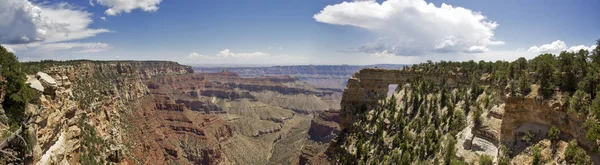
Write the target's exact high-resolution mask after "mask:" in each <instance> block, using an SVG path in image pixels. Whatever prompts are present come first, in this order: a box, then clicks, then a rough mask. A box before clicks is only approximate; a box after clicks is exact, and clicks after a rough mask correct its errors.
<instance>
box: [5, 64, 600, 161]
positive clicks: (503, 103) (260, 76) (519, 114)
mask: <svg viewBox="0 0 600 165" xmlns="http://www.w3.org/2000/svg"><path fill="white" fill-rule="evenodd" d="M274 68H277V67H274ZM280 68H285V69H284V70H279V71H270V70H272V69H273V68H270V69H268V68H267V69H265V68H238V69H235V68H227V69H223V68H213V69H212V70H206V69H204V70H203V71H200V72H201V73H195V71H196V72H198V70H199V69H198V68H192V67H190V66H185V65H180V64H178V63H175V62H165V61H87V60H81V61H66V62H56V61H50V62H48V61H46V62H37V63H25V64H24V65H23V66H22V69H23V70H24V71H25V72H26V73H27V78H26V84H27V85H28V86H29V87H30V88H31V89H34V90H35V91H36V92H37V93H38V94H39V95H38V96H39V98H38V99H36V100H38V101H36V102H31V103H29V104H27V106H26V108H25V116H26V117H27V120H25V121H24V122H23V123H24V125H23V126H22V127H21V129H18V130H16V129H15V127H13V126H10V125H6V124H2V125H0V130H2V131H3V132H4V135H3V138H5V139H11V138H12V139H17V138H15V137H14V136H12V134H14V133H13V132H15V131H19V130H21V131H22V132H26V133H27V135H28V136H26V137H20V138H22V139H23V141H24V142H26V143H27V146H28V148H29V149H28V150H26V151H25V152H24V153H21V152H19V151H17V150H14V151H12V150H10V146H12V145H14V144H12V143H15V142H11V143H10V144H9V145H7V147H8V150H7V151H5V152H8V153H15V155H18V154H17V153H20V154H23V156H24V157H25V158H26V159H11V158H6V159H4V158H3V161H4V162H5V163H11V162H20V163H24V164H98V163H100V164H107V163H108V164H340V163H341V164H345V163H358V161H366V162H372V163H377V164H382V163H385V162H386V161H397V162H400V161H402V160H407V161H410V162H412V163H415V162H416V163H418V162H421V163H426V162H429V163H432V162H435V161H438V162H439V159H441V155H444V154H447V153H446V152H445V149H446V148H449V145H451V146H452V148H455V149H456V150H455V151H454V152H455V154H454V155H455V156H456V157H457V159H460V160H461V161H464V162H477V161H479V160H480V159H482V155H488V156H489V157H490V158H491V159H492V160H493V161H496V162H500V161H501V159H505V158H506V157H509V158H510V159H509V161H510V162H512V163H516V164H520V163H522V162H532V161H534V160H533V159H532V158H531V155H532V154H533V153H534V151H536V150H540V151H541V152H542V153H546V154H549V153H551V154H552V155H559V156H555V157H543V159H544V160H545V161H546V162H547V163H552V162H555V163H560V162H564V161H565V160H566V159H567V158H565V157H564V156H562V155H563V153H566V152H567V150H568V148H569V147H568V146H569V145H570V143H569V144H568V143H567V142H568V140H572V139H576V140H577V142H578V145H579V146H581V147H582V148H584V149H586V151H588V152H589V153H590V156H591V157H592V159H593V160H594V161H597V160H600V159H598V158H599V156H598V155H597V154H595V153H593V152H591V150H592V149H593V148H595V147H597V145H598V144H597V142H594V141H590V140H588V139H587V138H586V131H587V130H586V127H582V125H585V124H584V123H585V122H586V118H585V117H584V116H582V115H580V114H578V113H576V112H573V111H570V110H568V109H569V106H568V104H567V103H566V102H565V101H561V100H564V99H563V98H564V96H562V95H561V94H560V93H558V94H556V95H555V96H554V97H553V98H552V99H542V98H540V96H538V94H537V93H539V92H538V90H539V88H540V87H539V86H538V85H537V84H532V85H531V91H529V92H528V93H525V94H523V95H511V94H507V93H506V89H505V86H503V85H502V84H497V83H493V80H492V79H490V76H489V75H488V74H482V75H478V76H479V77H477V81H478V84H480V85H481V86H484V87H485V88H484V89H485V90H482V91H480V93H477V92H473V91H474V90H475V89H474V88H472V87H468V85H466V84H470V83H472V81H473V80H472V79H471V78H469V76H468V74H467V73H466V72H462V71H461V70H460V69H456V70H452V71H451V73H446V72H440V71H436V70H423V69H419V68H418V67H417V68H415V67H414V66H413V67H412V68H411V67H403V68H402V69H383V68H358V67H349V66H341V67H339V68H338V67H333V66H327V67H324V68H325V69H324V70H320V69H323V68H319V67H314V66H303V67H297V66H296V67H280ZM335 68H337V69H335ZM340 68H345V69H346V70H344V69H340ZM354 70H357V71H356V72H353V71H354ZM292 72H294V73H296V74H292ZM350 72H352V76H351V77H350V78H348V79H347V80H344V82H342V83H339V84H335V85H332V84H331V83H324V84H325V85H324V86H319V84H321V85H322V84H323V83H322V81H321V83H319V82H316V81H311V80H309V79H315V77H317V79H318V78H319V77H320V78H327V77H329V76H331V75H337V76H339V77H335V76H334V77H333V78H332V79H339V80H340V81H341V79H342V77H343V76H345V75H347V74H348V73H350ZM287 74H291V75H295V76H298V75H312V76H314V77H306V76H305V77H304V78H299V77H295V76H290V75H287ZM0 81H3V82H4V81H6V80H5V78H3V77H0ZM336 81H337V80H336ZM417 81H418V82H426V83H425V84H428V85H429V86H434V87H436V86H440V87H443V88H439V89H437V88H435V90H433V91H427V90H426V91H421V93H419V92H418V91H419V90H421V88H423V87H419V85H417V86H415V82H417ZM342 84H343V85H345V86H344V89H343V90H342V89H339V88H338V87H337V86H338V85H342ZM422 85H423V84H421V86H422ZM328 86H329V87H328ZM442 89H443V90H442ZM445 89H448V91H449V92H448V93H449V94H444V93H443V91H444V90H445ZM6 90H7V89H6V87H5V86H0V101H2V100H3V99H5V97H6V96H5V95H4V92H2V91H6ZM464 92H467V93H473V94H471V95H470V96H463V95H462V94H460V93H464ZM415 95H417V96H415ZM445 95H447V96H445ZM445 97H446V99H448V98H450V99H453V101H451V102H449V103H446V102H444V101H439V100H444V98H445ZM415 99H416V100H417V101H418V100H420V101H425V102H431V103H428V104H425V103H423V104H422V105H419V104H415V103H414V102H415ZM444 104H449V105H446V106H443V105H444ZM402 105H404V107H403V106H402ZM391 107H395V108H391ZM415 107H417V108H415ZM423 107H425V108H423ZM396 108H399V109H400V110H404V111H405V112H404V113H400V112H401V111H400V110H397V109H396ZM428 108H430V109H432V110H429V112H427V111H425V110H421V109H428ZM450 108H452V109H454V110H453V111H450ZM409 109H412V110H413V111H409ZM416 109H419V110H418V111H414V110H416ZM477 110H481V111H480V115H481V116H482V117H475V115H476V114H475V113H476V112H477ZM2 112H3V113H2V115H1V116H0V117H2V118H4V119H3V120H7V119H6V116H5V115H4V110H2ZM425 112H427V113H425ZM460 112H463V113H464V116H462V117H461V116H460V114H461V113H460ZM430 115H431V116H434V117H430V118H429V119H428V120H427V121H426V122H428V123H430V124H429V125H423V126H422V127H421V126H419V122H423V119H422V118H420V117H419V116H425V117H427V116H430ZM435 116H439V117H437V118H436V117H435ZM409 117H413V118H412V119H410V118H409ZM415 117H416V118H415ZM440 120H441V121H440ZM435 121H437V122H435ZM456 121H458V124H459V125H460V124H462V126H458V127H455V126H454V125H456V124H457V122H456ZM398 124H400V125H401V126H404V127H406V128H404V130H405V131H401V132H400V133H399V132H396V131H398V130H402V129H399V128H397V127H398ZM432 125H436V126H438V128H433V127H432ZM413 126H416V127H414V128H413ZM551 127H556V128H557V129H558V130H560V134H559V137H560V138H559V139H560V140H558V142H554V141H552V142H551V141H550V140H549V139H548V138H547V137H546V134H548V132H549V130H550V128H551ZM422 131H426V132H422ZM430 132H434V133H433V135H435V136H433V135H430ZM401 136H403V137H405V138H407V139H414V138H416V139H414V140H415V142H411V144H412V145H415V146H414V147H415V150H416V151H419V149H420V147H419V145H425V146H426V147H425V148H426V149H425V150H426V151H427V152H425V153H426V154H429V156H423V155H422V156H420V157H423V158H427V159H425V160H419V158H420V157H416V158H415V157H412V158H410V157H409V158H408V159H405V158H404V155H402V154H404V152H406V151H404V150H403V151H401V152H398V148H403V147H406V145H399V146H397V145H398V143H399V142H397V140H396V139H398V138H400V137H401ZM421 136H427V138H423V139H426V140H430V141H421V140H418V139H419V138H418V137H421ZM436 136H437V137H436ZM524 137H528V138H529V139H531V140H529V139H528V140H523V139H524ZM450 139H453V140H454V141H455V143H448V144H446V143H447V142H449V141H453V140H450ZM431 140H433V141H431ZM12 141H17V143H18V140H12ZM369 148H370V149H369ZM3 149H5V150H6V148H3ZM363 150H367V151H368V152H365V151H363ZM507 151H511V152H510V153H507ZM364 154H367V155H369V156H366V157H365V156H363V155H364ZM379 154H383V155H385V156H384V157H378V156H377V155H379ZM398 155H401V156H402V158H399V156H398ZM348 161H349V162H348ZM399 164H403V163H399Z"/></svg>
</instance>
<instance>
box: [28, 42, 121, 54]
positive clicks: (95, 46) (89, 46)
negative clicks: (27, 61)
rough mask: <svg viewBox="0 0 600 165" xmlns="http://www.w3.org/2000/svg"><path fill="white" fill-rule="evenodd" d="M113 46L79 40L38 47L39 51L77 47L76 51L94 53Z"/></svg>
mask: <svg viewBox="0 0 600 165" xmlns="http://www.w3.org/2000/svg"><path fill="white" fill-rule="evenodd" d="M111 48H112V47H111V46H110V45H108V44H106V43H100V42H98V43H79V42H64V43H49V44H43V45H40V46H39V47H37V50H38V51H62V50H71V49H75V50H76V51H75V52H76V53H94V52H102V51H106V50H108V49H111Z"/></svg>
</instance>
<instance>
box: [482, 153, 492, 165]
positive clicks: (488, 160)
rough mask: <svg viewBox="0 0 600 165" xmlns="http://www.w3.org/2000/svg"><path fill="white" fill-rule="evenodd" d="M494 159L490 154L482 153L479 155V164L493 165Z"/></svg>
mask: <svg viewBox="0 0 600 165" xmlns="http://www.w3.org/2000/svg"><path fill="white" fill-rule="evenodd" d="M493 164H494V160H493V159H492V157H491V156H489V155H486V154H482V155H480V156H479V165H493Z"/></svg>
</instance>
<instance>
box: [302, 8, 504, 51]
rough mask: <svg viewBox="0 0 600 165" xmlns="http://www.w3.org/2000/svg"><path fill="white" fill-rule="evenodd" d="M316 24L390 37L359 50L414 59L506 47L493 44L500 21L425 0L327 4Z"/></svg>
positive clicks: (316, 15) (318, 15) (361, 47)
mask: <svg viewBox="0 0 600 165" xmlns="http://www.w3.org/2000/svg"><path fill="white" fill-rule="evenodd" d="M313 18H314V19H315V20H316V21H318V22H323V23H328V24H333V25H349V26H356V27H360V28H364V29H367V30H369V31H371V32H374V33H376V34H379V35H381V36H386V37H382V38H380V39H378V40H377V41H376V42H374V43H368V44H365V45H362V46H360V47H359V48H357V49H356V50H355V51H361V52H366V53H376V52H382V51H384V50H387V51H388V52H389V53H392V54H395V55H403V56H407V55H408V56H412V55H423V54H426V53H432V52H438V53H448V52H465V53H481V52H485V51H487V50H488V48H487V46H490V45H500V44H504V42H502V41H495V40H494V30H495V29H496V27H497V26H498V24H497V23H496V22H492V21H488V20H486V17H485V16H483V15H482V14H481V13H479V12H474V11H471V10H470V9H466V8H462V7H453V6H451V5H447V4H442V5H441V6H440V7H436V6H435V5H434V4H433V3H427V2H425V1H424V0H388V1H385V2H383V3H377V2H376V1H353V2H342V3H340V4H336V5H329V6H327V7H325V8H324V9H323V10H321V11H320V12H319V13H318V14H315V15H314V16H313Z"/></svg>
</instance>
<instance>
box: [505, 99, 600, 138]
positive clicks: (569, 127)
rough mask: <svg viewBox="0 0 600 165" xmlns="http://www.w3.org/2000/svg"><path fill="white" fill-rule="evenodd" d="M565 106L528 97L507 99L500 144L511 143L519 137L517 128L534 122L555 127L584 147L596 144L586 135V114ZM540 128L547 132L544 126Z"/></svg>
mask: <svg viewBox="0 0 600 165" xmlns="http://www.w3.org/2000/svg"><path fill="white" fill-rule="evenodd" d="M567 109H568V108H567V106H566V105H562V104H560V103H559V102H551V101H547V100H537V99H535V98H527V97H525V98H522V97H519V98H517V97H515V98H507V99H506V108H505V112H504V118H503V120H502V127H501V128H502V130H501V137H500V139H501V141H502V143H503V144H507V145H512V143H514V142H515V141H516V140H517V138H518V137H519V136H517V134H518V132H519V131H518V129H519V127H521V126H522V125H524V124H527V123H537V124H543V125H546V126H547V127H550V126H556V127H558V128H559V129H560V131H561V132H562V133H565V134H567V135H569V136H571V137H574V138H576V139H577V141H578V142H579V143H580V144H582V145H583V146H585V147H587V148H591V147H593V146H594V145H595V143H594V142H590V141H588V140H587V139H586V138H585V133H586V132H587V129H586V128H585V127H582V126H583V123H584V122H585V120H586V116H583V115H579V114H577V112H574V111H568V110H567ZM541 131H547V128H545V130H541ZM534 132H537V131H534Z"/></svg>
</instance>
